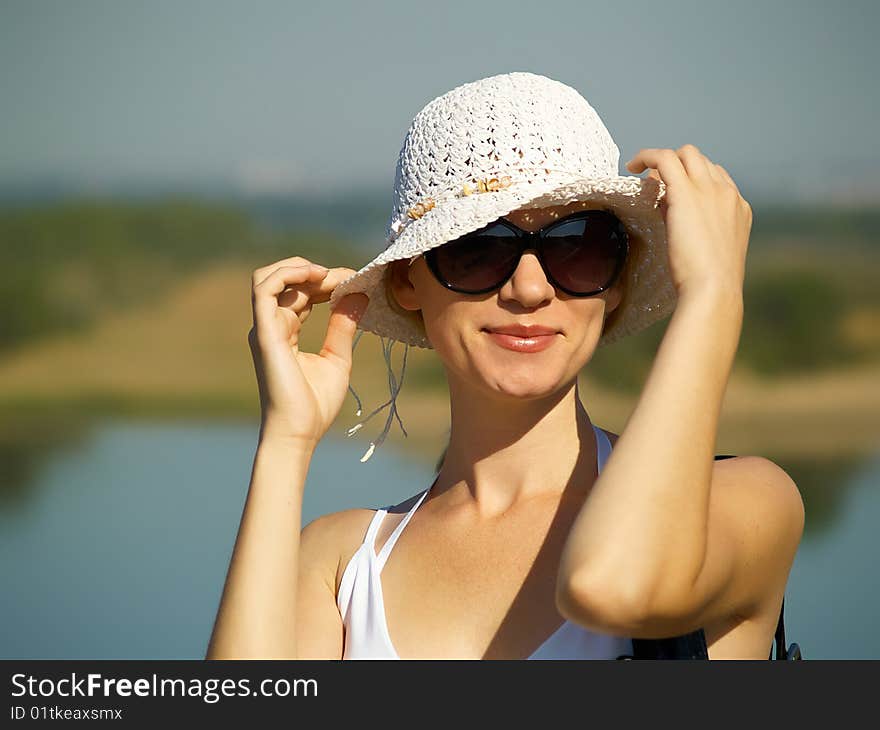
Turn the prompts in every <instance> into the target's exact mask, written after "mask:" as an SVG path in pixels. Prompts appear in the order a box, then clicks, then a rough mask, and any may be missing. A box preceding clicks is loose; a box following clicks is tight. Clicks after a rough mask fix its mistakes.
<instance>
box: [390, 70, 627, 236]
mask: <svg viewBox="0 0 880 730" xmlns="http://www.w3.org/2000/svg"><path fill="white" fill-rule="evenodd" d="M619 160H620V150H619V149H618V148H617V145H616V144H615V143H614V140H613V139H612V138H611V135H610V134H609V132H608V129H607V128H606V127H605V125H604V124H603V122H602V120H601V119H600V118H599V115H598V114H597V113H596V111H595V110H594V109H593V107H592V106H591V105H590V104H589V102H587V100H586V99H585V98H584V97H583V96H582V95H581V94H580V93H579V92H578V91H577V90H576V89H573V88H572V87H570V86H567V85H566V84H563V83H562V82H560V81H555V80H554V79H550V78H547V77H546V76H541V75H538V74H534V73H529V72H525V71H516V72H512V73H506V74H499V75H496V76H490V77H488V78H484V79H480V80H478V81H472V82H469V83H466V84H462V85H461V86H457V87H456V88H454V89H452V90H450V91H448V92H446V93H445V94H443V95H442V96H439V97H437V98H436V99H434V100H433V101H431V102H429V103H428V104H427V105H426V106H425V107H424V108H423V109H422V110H421V111H420V112H419V113H418V114H416V116H415V117H414V119H413V121H412V122H411V124H410V126H409V129H408V130H407V133H406V137H405V139H404V142H403V147H402V148H401V150H400V154H399V155H398V159H397V168H396V171H395V177H394V206H393V210H392V213H391V217H390V218H389V221H388V226H387V228H386V236H387V237H388V240H389V241H390V240H391V239H393V237H394V233H395V229H394V224H395V221H399V220H401V218H403V217H404V216H405V215H406V211H407V210H409V209H410V208H412V207H413V206H414V205H416V204H417V203H420V202H423V201H425V200H426V199H429V198H431V199H434V200H437V199H438V198H443V197H444V196H445V195H447V194H449V193H450V192H451V191H454V190H458V189H461V187H462V186H463V185H465V184H467V183H470V184H473V183H474V182H475V181H476V180H480V179H488V178H490V177H499V176H503V175H509V176H510V177H511V178H512V179H514V180H523V179H531V178H538V177H544V176H546V174H548V172H547V171H558V172H568V173H571V174H573V175H579V176H581V177H587V178H597V179H601V178H610V177H614V176H616V175H617V174H618V170H617V168H618V162H619Z"/></svg>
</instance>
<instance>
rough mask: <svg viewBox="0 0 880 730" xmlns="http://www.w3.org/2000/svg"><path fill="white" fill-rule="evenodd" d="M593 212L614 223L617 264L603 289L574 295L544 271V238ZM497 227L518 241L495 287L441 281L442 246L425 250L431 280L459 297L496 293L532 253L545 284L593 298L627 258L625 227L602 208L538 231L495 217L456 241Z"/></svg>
mask: <svg viewBox="0 0 880 730" xmlns="http://www.w3.org/2000/svg"><path fill="white" fill-rule="evenodd" d="M596 213H604V214H606V215H607V214H610V215H612V216H613V217H614V218H615V219H616V221H617V228H618V233H619V234H620V235H619V237H618V240H619V242H620V243H619V245H618V251H617V262H616V264H615V266H614V272H613V273H612V275H611V278H610V280H609V281H608V283H607V284H605V286H602V287H600V288H598V289H594V290H592V291H589V292H575V291H572V290H571V289H568V288H566V287H564V286H562V284H560V283H559V282H558V281H557V280H556V279H555V277H553V276H552V274H550V272H549V271H548V270H547V267H546V266H545V265H544V241H545V238H546V237H547V234H548V233H550V232H551V231H553V229H555V228H556V227H557V226H561V225H563V224H565V223H569V222H570V221H572V220H582V219H590V218H593V217H595V214H596ZM497 225H502V226H504V227H505V228H507V229H509V230H510V231H513V233H514V234H515V235H516V237H517V239H518V243H519V254H518V255H517V257H516V258H515V259H514V264H513V267H512V268H511V270H510V271H509V272H508V273H507V274H506V275H504V277H503V278H501V280H500V281H499V282H498V283H497V284H494V285H493V286H489V287H486V288H484V289H480V290H477V291H471V290H468V289H459V288H458V287H455V286H453V285H452V284H450V283H449V282H448V281H446V280H445V279H444V278H443V276H442V275H441V273H440V270H439V267H438V265H437V258H436V257H437V253H436V251H437V249H439V248H441V247H442V246H437V247H435V248H432V249H429V250H428V251H426V252H425V253H424V257H425V262H426V263H427V264H428V268H429V269H430V270H431V273H432V274H433V275H434V278H435V279H436V280H437V281H438V282H439V283H440V284H442V285H443V286H444V287H446V288H447V289H449V290H451V291H454V292H457V293H459V294H488V293H489V292H492V291H495V290H496V289H500V288H501V287H502V286H504V285H505V284H506V283H507V281H508V280H509V279H510V277H511V276H513V274H514V272H515V271H516V269H517V267H518V266H519V262H520V259H521V258H522V255H523V254H524V253H525V252H526V251H534V252H535V254H536V255H537V257H538V261H539V263H540V264H541V268H542V269H543V271H544V276H546V277H547V281H549V282H550V283H551V284H553V286H554V287H556V288H557V289H560V290H562V291H564V292H565V293H566V294H568V295H569V296H572V297H592V296H596V295H597V294H601V293H602V292H603V291H607V290H608V289H610V288H611V287H613V286H614V284H615V282H616V281H617V279H618V277H619V276H620V274H621V272H622V271H623V267H624V265H625V264H626V259H627V257H628V256H629V235H628V234H627V232H626V227H625V226H624V225H623V222H622V221H621V220H620V218H619V217H617V216H616V215H615V214H614V213H613V212H612V211H609V210H604V209H591V210H579V211H576V212H574V213H572V214H571V215H567V216H565V218H560V219H559V220H556V221H553V222H551V223H548V224H547V225H546V226H544V227H543V228H540V229H539V230H537V231H524V230H523V229H522V228H520V227H519V226H516V225H514V224H513V223H511V222H510V221H506V220H504V219H503V218H498V219H497V220H494V221H492V222H491V223H488V224H486V225H485V226H483V227H482V228H478V229H477V230H475V231H471V232H470V233H466V234H464V236H461V237H459V238H464V237H465V236H473V235H478V234H480V233H483V232H485V231H487V230H488V229H489V228H491V227H494V226H497ZM459 238H456V239H453V241H458V240H459ZM447 243H452V241H447ZM442 245H446V244H442ZM417 258H418V256H414V257H413V258H412V259H410V262H409V265H410V266H412V264H413V263H414V262H415V260H416V259H417Z"/></svg>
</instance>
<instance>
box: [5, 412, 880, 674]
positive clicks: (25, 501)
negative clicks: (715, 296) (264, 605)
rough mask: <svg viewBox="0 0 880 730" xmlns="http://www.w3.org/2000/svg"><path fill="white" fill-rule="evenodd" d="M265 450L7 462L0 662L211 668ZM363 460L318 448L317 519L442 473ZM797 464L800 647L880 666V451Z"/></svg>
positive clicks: (116, 427)
mask: <svg viewBox="0 0 880 730" xmlns="http://www.w3.org/2000/svg"><path fill="white" fill-rule="evenodd" d="M256 439H257V427H256V425H251V424H246V425H241V426H228V425H227V426H221V425H215V424H210V423H205V424H203V425H200V424H196V425H192V424H158V425H144V424H138V423H127V422H119V421H105V422H103V423H101V424H100V425H98V426H95V427H94V428H92V429H90V430H89V431H88V432H87V433H86V435H85V437H84V438H81V439H80V440H76V441H73V442H72V444H68V445H66V446H65V447H63V448H59V447H58V446H57V445H56V446H53V447H52V448H48V449H44V450H43V451H38V453H33V452H27V450H21V451H19V452H16V456H15V458H11V454H10V453H7V454H5V455H4V457H3V460H2V463H3V464H4V477H3V484H2V492H0V497H2V499H0V576H2V581H3V600H2V601H0V657H2V658H37V659H43V658H61V659H86V658H100V659H116V658H144V659H154V658H156V659H158V658H170V659H188V658H201V657H204V654H205V650H206V648H207V644H208V640H209V638H210V632H211V628H212V625H213V621H214V617H215V614H216V610H217V604H218V601H219V599H220V592H221V590H222V587H223V581H224V578H225V574H226V569H227V567H228V562H229V556H230V554H231V551H232V547H233V543H234V540H235V535H236V530H237V527H238V522H239V519H240V517H241V510H242V507H243V505H244V499H245V493H246V490H247V485H248V481H249V479H250V471H251V467H252V464H253V456H254V450H255V448H256ZM364 448H365V443H364V442H363V440H360V441H350V440H345V439H332V438H329V437H328V438H326V439H325V440H324V441H323V442H322V443H321V444H320V446H319V448H318V450H317V452H316V454H315V456H314V458H313V460H312V463H311V468H310V472H309V479H308V483H307V488H306V497H305V502H304V505H303V519H304V522H308V521H309V520H311V519H313V518H314V517H316V516H318V515H320V514H324V513H326V512H331V511H336V510H339V509H344V508H347V507H377V506H383V505H386V504H391V503H394V502H397V501H399V500H401V499H404V498H405V497H409V496H411V495H413V494H415V493H416V492H418V491H420V490H422V489H424V488H425V487H426V486H428V485H429V484H430V481H431V479H432V477H433V464H430V463H422V462H418V461H407V460H405V458H404V457H403V456H402V455H401V454H400V453H396V452H395V451H394V450H393V449H392V448H391V446H390V445H388V444H386V446H385V447H384V448H383V449H380V451H379V453H377V454H376V455H374V457H373V458H372V459H371V460H370V461H369V462H367V463H366V464H362V463H360V461H359V459H360V456H361V455H362V453H363V451H364ZM439 448H440V447H439V445H438V450H439ZM785 467H786V469H787V470H788V471H789V473H790V474H792V476H793V477H794V478H795V481H797V482H798V484H799V486H801V489H802V490H809V491H808V492H807V493H806V494H805V501H806V502H807V520H808V531H807V534H806V535H805V539H804V541H803V542H802V544H801V548H800V551H799V553H798V556H797V558H796V560H795V564H794V566H793V568H792V572H791V575H790V578H789V585H788V591H787V594H786V629H787V638H788V641H789V642H791V641H797V642H798V643H800V644H801V646H802V648H803V650H804V653H805V655H806V656H807V658H865V657H870V658H880V630H878V629H877V628H876V626H875V617H876V616H878V615H880V581H878V580H877V577H876V568H875V555H876V552H877V550H876V537H875V535H876V529H875V525H876V524H877V521H878V519H880V452H878V454H876V455H875V457H874V458H872V459H869V460H865V461H862V462H860V463H856V464H855V465H853V464H846V465H844V464H840V465H835V464H830V465H828V464H826V465H825V466H824V468H823V469H819V468H817V467H815V465H808V464H804V465H793V464H791V463H790V462H785ZM801 474H802V475H803V478H801V476H800V475H801ZM817 474H820V475H821V479H819V478H818V477H816V475H817ZM810 476H812V478H813V479H816V481H817V482H821V483H818V484H810Z"/></svg>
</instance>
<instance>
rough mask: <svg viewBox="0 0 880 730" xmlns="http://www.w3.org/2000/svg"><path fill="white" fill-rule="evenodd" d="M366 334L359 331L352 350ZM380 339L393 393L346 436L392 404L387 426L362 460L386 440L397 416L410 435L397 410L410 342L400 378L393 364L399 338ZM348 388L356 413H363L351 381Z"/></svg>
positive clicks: (405, 347) (353, 432)
mask: <svg viewBox="0 0 880 730" xmlns="http://www.w3.org/2000/svg"><path fill="white" fill-rule="evenodd" d="M363 334H364V330H361V331H359V332H358V334H357V337H356V338H355V340H354V344H353V345H352V351H354V348H355V347H357V343H358V342H359V341H360V339H361V336H362V335H363ZM379 339H380V341H381V342H382V354H383V356H384V357H385V365H386V368H387V370H388V390H389V392H390V394H391V398H389V399H388V400H387V401H385V402H384V403H383V404H382V405H381V406H379V407H377V408H375V409H373V411H372V413H370V414H369V415H368V416H367V417H366V418H363V419H361V420H360V421H358V422H357V423H356V424H355V425H354V426H352V427H351V428H350V429H348V431H347V432H346V436H348V437H351V436H353V435H354V434H355V433H357V432H358V431H359V430H360V429H361V428H363V426H364V424H365V423H366V422H367V421H369V420H370V419H371V418H372V417H373V416H375V415H376V414H377V413H379V411H381V410H382V409H383V408H386V407H388V406H389V405H390V406H391V409H390V410H389V411H388V418H387V419H386V420H385V427H384V428H383V429H382V433H381V434H379V437H378V438H377V439H375V440H374V441H371V442H370V448H368V449H367V451H366V453H365V454H364V455H363V456H362V457H361V462H365V461H367V460H368V459H369V458H370V457H371V456H372V455H373V452H374V451H375V450H376V448H377V447H379V446H381V445H382V443H383V442H384V441H385V437H386V436H387V435H388V432H389V431H390V430H391V424H392V422H393V420H394V419H395V418H397V422H398V423H399V424H400V429H401V431H403V435H404V436H408V435H409V434H407V432H406V429H405V428H404V426H403V421H402V420H401V419H400V414H399V412H398V410H397V396H398V394H399V393H400V389H401V388H402V387H403V376H404V373H406V356H407V354H408V352H409V344H407V343H404V349H403V366H402V368H401V370H400V379H399V380H398V379H397V378H395V377H394V369H393V366H392V352H391V351H392V348H393V347H394V343H396V342H399V340H395V339H392V338H387V339H386V338H385V337H380V338H379ZM348 389H349V390H350V391H351V394H352V395H353V396H354V397H355V400H356V401H357V404H358V408H357V412H356V413H355V415H356V416H359V415H361V412H362V410H361V399H360V398H358V395H357V393H355V391H354V388H353V387H352V386H351V383H349V386H348Z"/></svg>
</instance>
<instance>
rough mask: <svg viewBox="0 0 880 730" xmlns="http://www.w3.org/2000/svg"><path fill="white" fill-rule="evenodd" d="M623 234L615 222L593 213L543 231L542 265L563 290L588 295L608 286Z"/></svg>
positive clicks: (618, 262) (621, 248)
mask: <svg viewBox="0 0 880 730" xmlns="http://www.w3.org/2000/svg"><path fill="white" fill-rule="evenodd" d="M625 242H626V232H625V231H624V229H623V226H622V225H621V223H620V221H619V219H618V218H617V217H616V216H614V215H612V214H610V213H607V212H604V211H597V212H596V213H595V214H591V215H589V216H587V217H584V218H576V219H574V220H569V221H565V222H563V223H560V224H559V225H558V226H555V227H553V228H551V229H550V230H548V231H547V233H546V236H545V239H544V263H545V265H546V266H547V268H548V270H549V271H550V273H551V274H552V275H553V277H554V278H555V279H556V280H557V281H558V282H559V283H560V284H561V285H562V286H563V287H565V288H566V289H569V290H571V291H574V292H590V291H596V290H597V289H604V288H606V287H608V286H610V285H611V283H612V279H613V278H614V276H615V274H616V273H617V269H618V267H619V266H620V263H621V260H620V259H621V255H622V253H623V251H624V246H625Z"/></svg>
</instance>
